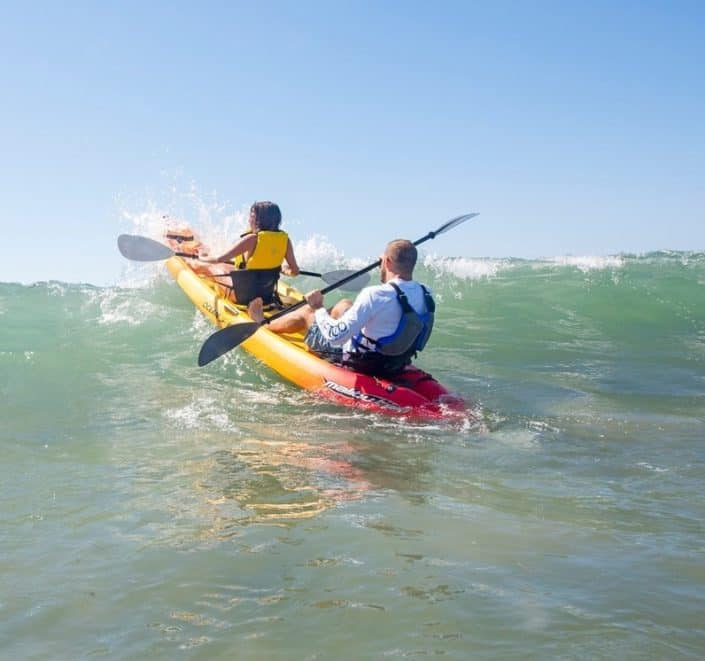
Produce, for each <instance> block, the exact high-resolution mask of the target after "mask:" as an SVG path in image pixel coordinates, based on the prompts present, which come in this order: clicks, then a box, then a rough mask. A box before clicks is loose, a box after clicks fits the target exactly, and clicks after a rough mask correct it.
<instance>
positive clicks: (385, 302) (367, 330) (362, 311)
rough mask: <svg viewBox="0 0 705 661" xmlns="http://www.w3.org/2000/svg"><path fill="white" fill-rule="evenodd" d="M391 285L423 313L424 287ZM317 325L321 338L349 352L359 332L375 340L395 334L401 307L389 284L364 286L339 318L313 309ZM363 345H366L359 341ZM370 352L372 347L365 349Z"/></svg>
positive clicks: (406, 283) (407, 282)
mask: <svg viewBox="0 0 705 661" xmlns="http://www.w3.org/2000/svg"><path fill="white" fill-rule="evenodd" d="M390 282H393V283H394V284H395V285H397V286H398V287H399V289H401V290H402V291H403V292H404V293H405V294H406V296H407V298H408V300H409V304H410V305H411V307H412V308H414V310H416V312H418V313H419V314H423V313H424V312H426V301H425V298H424V293H423V288H422V287H421V285H420V284H419V283H418V282H416V281H414V280H401V279H400V278H394V279H393V280H391V281H390ZM315 314H316V324H317V326H318V328H319V330H320V331H321V335H322V336H323V338H325V339H326V340H328V342H330V344H331V345H332V346H334V347H343V351H350V350H351V349H352V338H354V337H355V336H356V335H357V334H358V333H359V332H360V331H362V333H363V334H364V335H366V336H367V337H369V338H371V339H373V340H377V339H379V338H380V337H387V336H388V335H391V334H392V333H394V331H395V330H396V329H397V327H398V326H399V321H400V320H401V314H402V310H401V305H399V303H398V302H397V293H396V291H394V288H393V287H392V286H391V285H390V284H389V282H387V283H385V284H383V285H375V286H372V287H365V289H363V290H362V291H361V292H360V293H359V294H358V295H357V298H356V299H355V302H354V303H353V305H352V307H351V308H350V309H348V310H347V311H346V312H345V314H344V315H343V316H342V317H340V319H333V317H331V316H330V315H329V314H328V311H327V310H326V309H325V308H319V309H318V310H316V313H315ZM362 344H363V346H365V344H366V343H365V342H364V340H363V342H362ZM368 348H370V349H372V348H374V347H372V346H368Z"/></svg>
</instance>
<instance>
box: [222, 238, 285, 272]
mask: <svg viewBox="0 0 705 661" xmlns="http://www.w3.org/2000/svg"><path fill="white" fill-rule="evenodd" d="M288 245H289V235H288V234H287V233H286V232H282V231H281V230H260V231H259V232H257V245H256V246H255V249H254V250H253V251H252V254H251V255H250V256H249V258H248V259H247V260H245V259H244V256H243V255H238V256H237V257H236V258H235V260H234V262H235V268H238V269H247V270H248V271H250V270H257V271H259V270H262V269H278V268H279V267H280V266H281V265H282V262H283V261H284V257H286V249H287V247H288Z"/></svg>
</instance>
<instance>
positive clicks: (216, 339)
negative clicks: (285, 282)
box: [198, 213, 479, 367]
mask: <svg viewBox="0 0 705 661" xmlns="http://www.w3.org/2000/svg"><path fill="white" fill-rule="evenodd" d="M477 215H479V214H477V213H467V214H465V215H463V216H457V217H456V218H451V219H450V220H449V221H448V222H447V223H445V224H444V225H441V226H440V227H439V228H438V229H437V230H435V231H434V232H429V233H428V234H426V236H423V237H421V238H420V239H418V240H417V241H414V245H415V246H418V245H420V244H422V243H424V242H425V241H429V240H430V239H435V238H436V237H437V236H438V235H439V234H443V233H445V232H448V231H450V230H452V229H453V228H454V227H457V226H458V225H460V224H461V223H464V222H465V221H466V220H470V219H471V218H474V217H475V216H477ZM381 263H382V260H381V259H378V260H377V261H376V262H374V264H370V265H369V266H366V267H365V268H364V269H360V270H359V271H356V272H355V273H353V274H351V275H349V276H347V277H346V278H342V279H341V280H339V281H338V282H334V283H332V284H331V285H329V286H328V287H325V288H324V289H321V293H322V294H327V293H328V292H331V291H333V290H334V289H338V288H340V287H342V286H343V285H344V284H346V283H347V282H350V281H351V280H353V279H354V278H357V277H359V276H361V275H362V274H363V273H367V272H368V271H372V269H376V268H377V267H378V266H379V265H380V264H381ZM306 304H307V303H306V301H300V302H299V303H296V304H295V305H292V306H290V307H288V308H285V309H284V310H281V311H280V312H277V313H276V314H273V315H272V316H271V317H267V318H266V319H264V320H263V321H260V322H257V321H251V322H245V323H242V324H233V325H232V326H226V327H225V328H222V329H220V330H219V331H216V332H215V333H213V334H212V335H211V336H210V337H209V338H208V339H207V340H206V341H205V342H204V343H203V346H202V347H201V350H200V352H199V353H198V366H199V367H203V366H204V365H207V364H208V363H210V362H211V361H213V360H215V359H216V358H219V357H220V356H222V355H223V354H225V353H227V352H228V351H230V350H231V349H234V348H235V347H236V346H238V345H239V344H241V343H242V342H244V341H245V340H246V339H247V338H248V337H250V336H251V335H253V334H254V333H256V332H257V330H259V329H260V328H261V327H262V326H264V325H265V324H268V323H270V322H272V321H274V320H275V319H279V317H283V316H284V315H285V314H289V312H293V311H294V310H298V309H299V308H301V307H303V306H304V305H306Z"/></svg>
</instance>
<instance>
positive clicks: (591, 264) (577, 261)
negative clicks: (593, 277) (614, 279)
mask: <svg viewBox="0 0 705 661" xmlns="http://www.w3.org/2000/svg"><path fill="white" fill-rule="evenodd" d="M547 261H548V262H549V263H551V264H556V265H558V266H574V267H575V268H577V269H579V270H580V271H582V272H583V273H587V272H588V271H600V270H603V269H618V268H621V267H622V266H624V260H623V259H622V257H619V256H607V257H599V256H589V255H585V256H572V255H563V256H560V257H552V258H551V259H549V260H547Z"/></svg>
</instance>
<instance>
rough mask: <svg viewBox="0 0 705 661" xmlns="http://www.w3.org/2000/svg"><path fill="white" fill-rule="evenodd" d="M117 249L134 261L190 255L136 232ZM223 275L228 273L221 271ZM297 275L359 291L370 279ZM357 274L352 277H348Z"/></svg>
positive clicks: (121, 240)
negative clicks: (344, 283)
mask: <svg viewBox="0 0 705 661" xmlns="http://www.w3.org/2000/svg"><path fill="white" fill-rule="evenodd" d="M117 243H118V250H119V251H120V253H121V254H122V256H123V257H127V259H131V260H133V261H135V262H159V261H162V260H164V259H168V258H169V257H173V256H174V255H178V256H179V257H191V258H194V259H195V257H194V255H192V254H191V253H183V252H178V251H174V250H172V249H171V248H170V247H169V246H165V245H164V244H163V243H159V241H155V240H154V239H149V238H147V237H146V236H138V235H136V234H121V235H120V236H119V237H118V240H117ZM223 275H226V276H227V275H228V274H227V273H223ZM299 275H309V276H313V277H314V278H321V279H322V280H323V281H324V282H327V283H328V284H331V283H334V282H339V281H341V280H345V281H346V283H348V286H347V288H346V290H347V291H359V290H360V289H362V288H363V287H364V286H365V285H367V283H368V282H369V281H370V276H369V275H368V274H366V273H364V274H362V275H359V276H358V273H357V272H356V271H349V270H346V269H343V270H340V271H329V272H328V273H314V272H313V271H299ZM351 275H353V276H358V277H355V278H353V279H349V277H350V276H351Z"/></svg>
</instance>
